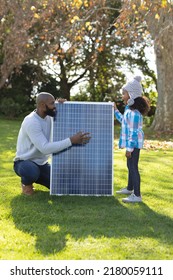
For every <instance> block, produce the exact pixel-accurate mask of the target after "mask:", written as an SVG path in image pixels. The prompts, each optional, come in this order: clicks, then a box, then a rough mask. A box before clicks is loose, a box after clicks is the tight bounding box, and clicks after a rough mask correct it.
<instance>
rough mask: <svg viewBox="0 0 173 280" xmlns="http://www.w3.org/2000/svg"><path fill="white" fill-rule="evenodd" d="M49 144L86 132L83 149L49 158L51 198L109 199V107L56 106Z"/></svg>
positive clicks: (98, 104)
mask: <svg viewBox="0 0 173 280" xmlns="http://www.w3.org/2000/svg"><path fill="white" fill-rule="evenodd" d="M56 109H57V116H56V119H55V120H54V123H53V141H59V140H63V139H65V138H68V137H70V136H72V135H74V134H76V133H77V132H79V131H82V132H89V133H90V134H91V139H90V141H89V143H87V144H85V145H72V146H71V147H70V148H68V149H66V150H64V151H62V152H60V153H57V154H53V155H52V165H51V166H52V168H51V188H50V194H52V195H112V190H113V127H114V126H113V120H114V114H113V103H107V102H65V103H63V104H60V103H56Z"/></svg>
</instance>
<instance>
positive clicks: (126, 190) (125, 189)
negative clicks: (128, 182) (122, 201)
mask: <svg viewBox="0 0 173 280" xmlns="http://www.w3.org/2000/svg"><path fill="white" fill-rule="evenodd" d="M132 192H133V191H129V190H128V189H127V188H122V189H121V190H119V191H116V193H117V194H131V193H132Z"/></svg>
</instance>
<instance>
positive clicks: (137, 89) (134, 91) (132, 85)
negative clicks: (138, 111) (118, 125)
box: [123, 76, 142, 106]
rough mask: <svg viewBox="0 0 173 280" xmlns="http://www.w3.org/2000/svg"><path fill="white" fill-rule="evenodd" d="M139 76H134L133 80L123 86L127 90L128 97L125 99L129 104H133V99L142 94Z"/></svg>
mask: <svg viewBox="0 0 173 280" xmlns="http://www.w3.org/2000/svg"><path fill="white" fill-rule="evenodd" d="M141 79H142V78H141V76H135V77H134V78H133V80H131V81H129V82H128V83H127V84H125V85H124V86H123V89H124V90H127V91H128V94H129V96H130V99H129V100H128V101H127V104H128V105H129V106H132V105H133V104H134V99H135V98H137V97H140V96H142V86H141V83H140V82H141Z"/></svg>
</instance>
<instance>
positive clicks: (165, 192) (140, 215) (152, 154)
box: [0, 120, 173, 260]
mask: <svg viewBox="0 0 173 280" xmlns="http://www.w3.org/2000/svg"><path fill="white" fill-rule="evenodd" d="M19 126H20V123H19V122H17V121H4V120H0V130H1V136H0V137H1V141H0V143H1V145H0V153H1V161H0V185H1V188H0V231H1V236H0V240H1V242H0V259H1V260H3V259H5V260H33V259H37V260H52V259H54V260H100V259H102V260H117V259H118V260H172V255H173V236H172V225H173V209H172V203H173V195H172V194H173V191H172V180H173V174H172V157H173V151H172V149H170V148H169V149H160V148H156V149H154V150H152V149H149V150H148V149H144V150H142V151H141V157H140V163H139V167H140V173H141V190H142V195H143V203H141V204H135V205H128V204H123V203H122V201H121V199H122V196H120V195H116V194H115V191H116V190H117V189H119V188H121V187H124V186H126V183H127V169H126V159H125V156H124V150H118V149H117V137H118V135H119V127H115V137H116V138H115V148H114V195H113V196H112V197H76V196H62V197H56V196H50V195H49V192H48V190H47V189H46V188H44V187H42V186H40V185H36V193H35V195H34V196H33V197H25V196H22V195H21V193H20V192H21V190H20V178H19V177H17V176H16V175H15V174H14V172H13V163H12V160H13V157H14V154H15V146H16V138H17V133H18V129H19ZM151 133H152V132H151V131H148V130H147V135H146V136H147V138H148V139H150V138H153V139H156V137H157V139H160V143H164V140H165V136H160V138H158V135H157V136H156V135H153V134H151ZM166 139H168V140H171V141H173V139H172V138H170V136H169V138H168V136H166ZM155 141H156V140H153V142H155ZM158 147H159V145H158ZM127 221H128V222H127ZM134 248H135V249H134Z"/></svg>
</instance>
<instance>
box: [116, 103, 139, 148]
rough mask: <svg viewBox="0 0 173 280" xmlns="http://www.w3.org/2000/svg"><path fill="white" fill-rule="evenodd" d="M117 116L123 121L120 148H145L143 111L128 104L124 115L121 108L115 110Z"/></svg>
mask: <svg viewBox="0 0 173 280" xmlns="http://www.w3.org/2000/svg"><path fill="white" fill-rule="evenodd" d="M115 117H116V119H117V120H118V121H119V122H120V123H121V133H120V139H119V148H126V150H127V151H129V152H132V151H133V150H134V148H138V149H141V148H143V143H144V133H143V130H142V124H143V117H142V115H141V113H140V112H139V111H138V110H131V109H130V108H129V106H126V108H125V112H124V115H122V114H121V113H120V112H119V110H115Z"/></svg>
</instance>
